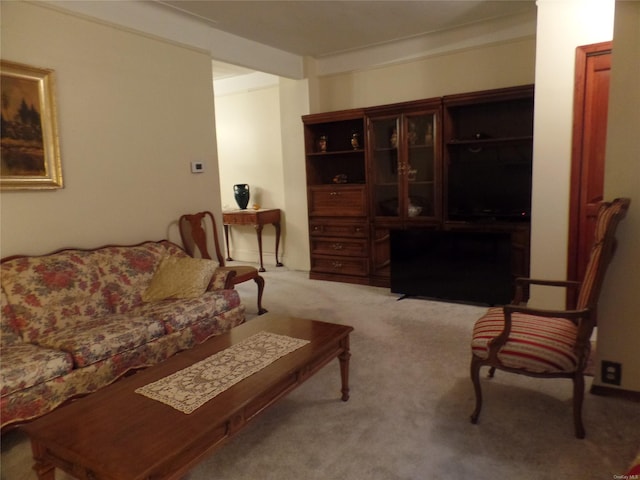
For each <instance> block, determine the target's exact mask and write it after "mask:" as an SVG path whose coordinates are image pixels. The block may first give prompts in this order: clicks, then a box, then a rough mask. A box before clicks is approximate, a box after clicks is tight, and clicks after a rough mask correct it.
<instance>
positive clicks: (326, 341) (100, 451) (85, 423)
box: [21, 314, 353, 480]
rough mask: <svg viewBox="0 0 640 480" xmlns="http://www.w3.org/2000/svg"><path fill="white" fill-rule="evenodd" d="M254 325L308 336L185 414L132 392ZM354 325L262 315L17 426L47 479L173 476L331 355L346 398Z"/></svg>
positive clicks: (257, 328) (245, 334)
mask: <svg viewBox="0 0 640 480" xmlns="http://www.w3.org/2000/svg"><path fill="white" fill-rule="evenodd" d="M260 331H267V332H272V333H276V334H281V335H288V336H291V337H295V338H301V339H306V340H309V343H308V344H307V345H305V346H303V347H301V348H299V349H298V350H295V351H294V352H292V353H289V354H287V355H285V356H284V357H282V358H280V359H278V360H276V361H275V362H273V363H272V364H270V365H269V366H267V367H265V368H264V369H262V370H260V371H259V372H257V373H255V374H253V375H251V376H249V377H248V378H246V379H244V380H242V381H241V382H239V383H237V384H236V385H234V386H232V387H231V388H229V389H228V390H226V391H224V392H223V393H221V394H220V395H218V396H217V397H215V398H213V399H212V400H210V401H209V402H207V403H206V404H205V405H203V406H202V407H200V408H198V409H197V410H196V411H194V412H193V413H191V414H189V415H186V414H184V413H182V412H180V411H178V410H176V409H174V408H172V407H170V406H168V405H165V404H164V403H162V402H159V401H155V400H152V399H150V398H147V397H145V396H144V395H140V394H138V393H135V389H136V388H138V387H141V386H144V385H146V384H148V383H151V382H154V381H156V380H159V379H161V378H163V377H165V376H167V375H170V374H172V373H174V372H176V371H177V370H181V369H183V368H186V367H188V366H190V365H192V364H193V363H195V362H198V361H200V360H203V359H205V358H207V357H209V356H211V355H213V354H215V353H217V352H220V351H221V350H223V349H225V348H228V347H230V346H231V345H233V344H235V343H238V342H240V341H242V340H244V339H245V338H248V337H250V336H251V335H253V334H255V333H258V332H260ZM351 331H353V328H352V327H348V326H344V325H336V324H332V323H325V322H318V321H314V320H305V319H298V318H286V317H280V316H277V315H274V314H266V315H261V316H260V317H257V318H256V319H253V320H250V321H249V322H247V323H245V324H243V325H240V326H239V327H236V328H234V329H232V330H231V331H230V332H228V333H226V334H224V335H220V336H217V337H214V338H212V339H210V340H207V341H206V342H204V343H202V344H200V345H198V346H196V347H194V348H192V349H190V350H186V351H184V352H181V353H178V354H176V355H174V356H173V357H171V358H170V359H168V360H166V361H165V362H163V363H160V364H158V365H155V366H153V367H149V368H147V369H145V370H142V371H140V372H138V373H136V374H135V375H132V376H129V377H127V378H124V379H122V380H119V381H118V382H116V383H114V384H112V385H109V386H107V387H105V388H103V389H101V390H99V391H98V392H96V393H93V394H91V395H89V396H87V397H85V398H82V399H79V400H77V401H75V402H73V403H71V404H69V405H67V406H64V407H62V408H60V409H58V410H55V411H53V412H51V413H49V414H47V415H45V416H44V417H42V418H39V419H37V420H35V421H33V422H31V423H28V424H26V425H24V426H22V427H21V428H22V429H23V430H24V431H25V432H26V433H27V434H28V435H29V437H30V438H31V445H32V449H33V457H34V460H35V465H34V467H33V468H34V470H35V471H36V472H37V474H38V478H39V479H40V480H45V479H46V480H53V479H54V478H55V469H56V468H59V469H61V470H63V471H65V472H67V473H68V474H70V475H72V476H75V477H77V478H80V479H127V480H136V479H150V478H153V479H179V478H181V477H182V476H184V475H185V474H186V473H187V472H188V471H189V470H190V469H191V468H193V467H194V466H195V465H196V464H197V463H198V462H200V461H201V460H203V459H204V458H205V457H207V456H208V455H210V454H211V453H212V452H213V451H214V450H216V449H217V448H220V447H221V446H222V445H224V444H225V443H226V442H227V441H228V440H229V439H230V438H231V437H233V436H234V435H235V434H236V433H237V432H239V431H240V430H241V429H242V428H243V427H245V426H246V425H247V424H248V423H249V422H250V421H251V420H252V419H253V418H255V417H256V416H257V415H258V414H260V413H261V412H263V411H265V410H266V409H267V408H268V407H269V406H270V405H272V404H274V403H275V402H276V401H277V400H279V399H280V398H282V397H283V396H285V395H286V394H287V393H288V392H290V391H292V390H293V389H295V388H296V387H298V386H299V385H300V384H301V383H302V382H304V381H305V380H307V379H308V378H309V377H311V376H312V375H313V374H314V373H315V372H317V371H318V370H319V369H320V368H322V367H323V366H324V365H326V364H327V363H329V362H330V361H331V360H333V359H334V358H336V357H337V358H338V359H339V360H340V374H341V381H342V400H344V401H346V400H348V399H349V357H350V356H351V355H350V352H349V334H350V333H351Z"/></svg>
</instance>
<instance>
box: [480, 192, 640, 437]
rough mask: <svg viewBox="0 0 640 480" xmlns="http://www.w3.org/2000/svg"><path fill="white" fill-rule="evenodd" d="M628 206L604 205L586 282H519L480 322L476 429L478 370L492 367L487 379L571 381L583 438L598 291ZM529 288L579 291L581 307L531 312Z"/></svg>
mask: <svg viewBox="0 0 640 480" xmlns="http://www.w3.org/2000/svg"><path fill="white" fill-rule="evenodd" d="M629 204H630V200H629V199H626V198H619V199H616V200H614V201H613V202H602V203H601V205H600V208H599V211H598V217H597V220H596V231H595V240H594V245H593V247H592V249H591V253H590V258H589V263H588V265H587V269H586V273H585V277H584V279H583V280H582V282H574V281H548V280H534V279H529V278H519V279H517V280H516V294H515V298H514V300H513V303H511V304H510V305H506V306H504V307H499V308H490V309H489V310H488V312H487V313H486V314H485V315H484V316H483V317H481V318H480V319H479V320H478V321H477V322H476V324H475V326H474V328H473V337H472V340H471V352H472V356H471V380H472V382H473V386H474V390H475V395H476V406H475V410H474V411H473V413H472V415H471V423H477V421H478V417H479V415H480V409H481V408H482V390H481V386H480V378H479V377H480V375H479V372H480V368H481V367H483V366H488V367H490V371H489V377H493V375H494V373H495V370H496V369H500V370H504V371H507V372H512V373H519V374H523V375H529V376H533V377H547V378H570V379H572V380H573V417H574V424H575V434H576V437H577V438H584V436H585V430H584V426H583V423H582V402H583V398H584V369H585V367H586V365H587V362H588V360H589V354H590V348H591V342H590V338H591V334H592V332H593V329H594V327H595V326H596V322H597V307H598V297H599V294H600V289H601V286H602V282H603V279H604V276H605V271H606V269H607V266H608V264H609V262H610V261H611V258H612V257H613V253H614V251H615V246H616V239H615V230H616V227H617V225H618V223H619V222H620V220H621V219H622V218H623V217H624V216H625V214H626V212H627V210H628V208H629ZM531 285H547V286H557V287H563V288H565V289H576V290H577V291H578V300H577V303H576V305H567V308H566V309H565V310H553V311H552V310H540V309H533V308H528V307H527V306H526V302H525V301H526V299H528V298H529V295H528V293H529V287H530V286H531ZM574 298H575V297H574Z"/></svg>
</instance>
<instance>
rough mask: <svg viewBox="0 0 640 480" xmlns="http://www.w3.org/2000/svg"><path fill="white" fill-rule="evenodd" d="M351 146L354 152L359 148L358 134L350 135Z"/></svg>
mask: <svg viewBox="0 0 640 480" xmlns="http://www.w3.org/2000/svg"><path fill="white" fill-rule="evenodd" d="M351 146H352V147H353V149H354V150H357V149H359V148H360V134H359V133H357V132H355V133H353V134H352V135H351Z"/></svg>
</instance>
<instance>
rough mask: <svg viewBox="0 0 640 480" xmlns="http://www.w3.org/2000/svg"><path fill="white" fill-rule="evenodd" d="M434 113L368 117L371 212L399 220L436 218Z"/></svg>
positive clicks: (435, 117)
mask: <svg viewBox="0 0 640 480" xmlns="http://www.w3.org/2000/svg"><path fill="white" fill-rule="evenodd" d="M436 119H437V115H436V113H434V112H433V111H430V112H420V113H414V114H402V115H397V116H386V117H374V118H370V142H371V146H372V148H371V150H370V152H369V155H370V158H371V165H372V172H371V173H372V175H371V176H372V185H373V188H372V192H373V193H372V195H373V199H372V201H373V212H374V215H375V216H376V217H386V218H388V219H389V218H399V219H401V220H403V221H404V220H409V221H412V220H416V221H417V220H424V219H427V218H429V219H432V218H433V217H435V216H436V215H437V206H436V198H437V194H438V192H437V191H436V189H437V182H436V180H437V175H438V172H437V166H436V140H435V139H436V131H435V130H436Z"/></svg>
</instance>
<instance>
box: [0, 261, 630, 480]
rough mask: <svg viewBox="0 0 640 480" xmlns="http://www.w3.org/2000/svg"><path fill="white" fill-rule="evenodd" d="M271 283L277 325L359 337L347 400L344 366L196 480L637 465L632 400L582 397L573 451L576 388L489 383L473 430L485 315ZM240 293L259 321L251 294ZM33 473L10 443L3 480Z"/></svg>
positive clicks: (484, 475)
mask: <svg viewBox="0 0 640 480" xmlns="http://www.w3.org/2000/svg"><path fill="white" fill-rule="evenodd" d="M267 269H268V271H267V272H266V273H265V274H264V276H265V279H266V287H265V293H264V302H263V303H264V306H265V307H266V308H267V309H268V310H269V311H270V312H272V313H283V314H287V315H294V316H299V317H306V318H313V319H319V320H326V321H333V322H336V323H343V324H348V325H352V326H353V327H355V330H354V332H353V333H352V335H351V353H352V357H351V376H350V386H351V392H350V393H351V398H350V400H349V401H348V402H342V401H341V400H340V376H339V368H338V362H337V361H336V362H335V363H332V364H329V365H327V366H326V367H325V368H324V369H323V370H321V371H320V372H318V373H317V374H316V375H315V376H313V377H312V378H311V379H310V380H309V381H308V382H306V383H305V384H304V385H302V386H301V387H300V388H299V389H297V390H295V391H294V392H292V393H291V394H289V395H288V396H287V397H286V398H284V399H283V400H282V401H281V402H280V403H278V404H277V405H275V406H274V407H272V408H271V409H270V410H269V411H268V412H267V413H265V414H264V415H263V416H261V417H260V418H258V419H257V420H256V421H255V422H254V423H253V424H252V425H250V426H249V427H248V428H247V429H246V430H244V431H243V432H242V433H240V434H239V435H238V436H237V437H235V439H234V440H232V441H231V442H229V443H228V444H227V445H226V446H224V447H223V448H222V449H220V450H219V451H217V452H215V453H214V454H213V455H212V456H211V457H209V458H207V459H205V460H204V461H203V462H202V463H201V464H200V465H198V466H197V467H196V468H195V469H194V470H193V471H192V472H191V473H190V474H189V476H188V477H187V478H188V479H189V480H214V479H215V480H257V479H260V480H270V479H273V480H338V479H340V480H360V479H362V480H365V479H366V480H401V479H402V480H431V479H436V480H439V479H443V480H444V479H453V478H455V479H473V480H494V479H497V478H511V479H518V480H558V479H565V478H566V479H576V480H577V479H580V480H608V479H612V478H614V475H622V474H624V473H625V472H626V470H627V468H628V466H629V465H630V463H631V461H632V459H633V458H634V457H635V456H636V454H637V453H638V448H639V447H640V428H638V426H639V425H640V405H639V404H638V403H633V402H629V401H626V400H621V399H616V398H608V397H599V396H594V395H591V394H589V393H587V394H586V398H585V405H584V421H585V427H586V429H587V438H586V439H584V440H577V439H575V437H574V436H573V422H572V416H571V382H570V381H567V380H561V379H559V380H543V379H534V378H528V377H523V376H519V375H509V374H507V373H504V372H497V373H496V377H495V378H494V379H491V380H489V379H486V378H483V391H484V396H485V399H484V400H485V402H484V408H483V411H482V414H481V416H480V421H479V423H478V425H472V424H471V423H470V422H469V415H470V413H471V411H472V410H473V402H474V397H473V390H472V386H471V381H470V380H469V372H468V370H469V360H470V351H469V341H470V336H471V328H472V325H473V322H474V321H475V319H476V318H477V317H478V316H479V315H480V314H481V313H482V312H483V311H484V308H482V307H477V306H470V305H459V304H447V303H440V302H431V301H426V300H419V299H404V300H401V301H397V296H396V295H392V294H391V293H389V290H388V289H383V288H374V287H366V286H358V285H346V284H341V283H332V282H320V281H311V280H308V279H307V275H306V274H304V273H301V272H289V271H287V270H286V268H279V269H275V268H273V267H269V266H268V265H267ZM238 289H239V290H240V293H241V295H242V297H243V299H244V302H245V304H246V305H247V308H248V312H249V315H250V316H251V315H255V313H256V312H255V308H256V307H255V293H256V292H255V285H254V284H253V283H252V282H246V283H244V284H241V285H238ZM589 383H590V379H587V389H588V387H589ZM30 468H31V459H30V451H29V445H28V442H27V441H26V440H25V439H24V437H22V436H21V435H20V434H10V435H9V436H6V437H5V438H3V442H2V464H1V469H2V480H27V479H28V480H31V479H35V478H36V477H35V475H34V474H33V473H32V472H31V470H30ZM56 478H57V479H58V480H60V479H62V480H67V479H68V478H69V477H67V476H65V475H63V474H61V473H58V475H57V477H56ZM124 480H126V479H124Z"/></svg>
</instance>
